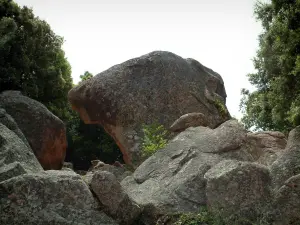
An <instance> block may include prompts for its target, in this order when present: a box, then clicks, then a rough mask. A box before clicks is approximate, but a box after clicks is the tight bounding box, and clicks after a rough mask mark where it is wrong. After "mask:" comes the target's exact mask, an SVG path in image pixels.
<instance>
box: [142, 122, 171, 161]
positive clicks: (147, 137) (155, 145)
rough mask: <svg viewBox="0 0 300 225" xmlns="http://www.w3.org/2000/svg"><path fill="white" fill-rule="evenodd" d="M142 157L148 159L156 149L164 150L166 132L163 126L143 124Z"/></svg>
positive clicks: (166, 137)
mask: <svg viewBox="0 0 300 225" xmlns="http://www.w3.org/2000/svg"><path fill="white" fill-rule="evenodd" d="M142 129H143V132H144V136H143V139H142V157H143V158H148V157H150V156H151V155H153V154H154V153H155V152H156V151H157V150H158V149H161V148H164V147H165V146H166V144H167V142H168V131H167V130H166V129H165V128H164V126H163V125H160V124H158V123H153V124H150V125H146V124H143V126H142Z"/></svg>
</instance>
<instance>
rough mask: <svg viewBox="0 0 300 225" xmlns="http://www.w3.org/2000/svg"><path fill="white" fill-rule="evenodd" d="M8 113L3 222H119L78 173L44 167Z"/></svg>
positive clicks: (2, 132) (2, 138) (0, 131)
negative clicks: (106, 210) (106, 211)
mask: <svg viewBox="0 0 300 225" xmlns="http://www.w3.org/2000/svg"><path fill="white" fill-rule="evenodd" d="M2 112H3V111H2ZM27 113H29V112H27ZM2 115H3V114H2ZM26 115H27V114H26ZM6 117H7V119H3V117H1V119H0V121H2V122H3V121H5V123H6V125H8V126H6V125H4V124H3V123H2V122H0V159H1V160H0V224H7V225H9V224H15V225H23V224H28V225H31V224H43V225H52V224H58V225H59V224H61V225H65V224H72V225H73V224H74V225H85V224H86V225H103V224H106V225H117V224H118V223H117V222H115V221H114V220H113V219H112V218H110V217H109V216H107V215H106V214H105V213H104V212H103V211H102V209H101V206H100V204H99V202H98V200H97V199H95V197H94V196H93V194H92V192H91V191H90V189H89V187H88V186H87V185H86V183H85V182H84V181H83V180H82V178H81V177H80V176H79V175H78V174H76V173H74V172H73V171H63V170H62V171H57V170H48V171H44V170H43V168H42V167H41V165H40V163H39V162H38V160H37V158H36V156H35V155H34V153H33V151H32V149H30V147H29V146H28V145H27V144H26V140H24V139H23V137H24V135H23V133H22V132H20V129H19V128H18V126H17V124H16V123H15V122H14V120H13V119H12V118H11V117H9V116H8V115H6ZM24 119H25V118H24ZM25 120H26V119H25ZM15 132H16V133H15Z"/></svg>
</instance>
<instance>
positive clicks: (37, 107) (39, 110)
mask: <svg viewBox="0 0 300 225" xmlns="http://www.w3.org/2000/svg"><path fill="white" fill-rule="evenodd" d="M0 107H2V108H4V109H5V110H6V112H7V113H8V114H9V115H10V116H11V117H13V119H14V120H15V121H16V123H17V125H18V127H19V129H20V130H21V131H22V132H23V134H24V135H25V137H26V139H27V141H28V143H29V144H30V146H31V148H32V150H33V152H34V154H35V155H36V157H37V159H38V160H39V162H40V164H41V165H42V167H43V168H44V169H46V170H49V169H61V168H62V165H63V162H64V159H65V154H66V147H67V139H66V130H65V125H64V123H63V122H62V121H61V120H60V119H59V118H58V117H56V116H55V115H53V114H52V113H51V112H50V111H49V110H48V109H47V108H46V107H45V106H44V105H43V104H41V103H40V102H37V101H35V100H33V99H30V98H28V97H26V96H23V95H22V94H21V93H20V92H18V91H5V92H3V93H1V94H0Z"/></svg>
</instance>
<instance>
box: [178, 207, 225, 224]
mask: <svg viewBox="0 0 300 225" xmlns="http://www.w3.org/2000/svg"><path fill="white" fill-rule="evenodd" d="M175 225H225V222H224V221H223V220H222V219H221V217H220V216H219V215H215V214H212V213H211V212H209V211H208V210H207V208H206V207H202V208H200V212H199V213H197V214H195V213H186V214H182V215H181V216H180V218H179V220H178V221H177V222H176V223H175Z"/></svg>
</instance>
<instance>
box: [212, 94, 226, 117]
mask: <svg viewBox="0 0 300 225" xmlns="http://www.w3.org/2000/svg"><path fill="white" fill-rule="evenodd" d="M214 104H215V106H216V108H217V109H218V111H219V113H220V114H221V116H222V117H226V116H227V115H228V111H227V109H226V106H225V105H224V103H223V102H222V101H221V100H220V99H218V98H215V100H214Z"/></svg>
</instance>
